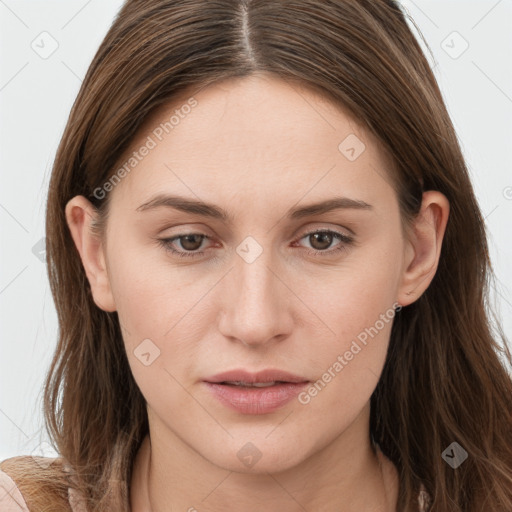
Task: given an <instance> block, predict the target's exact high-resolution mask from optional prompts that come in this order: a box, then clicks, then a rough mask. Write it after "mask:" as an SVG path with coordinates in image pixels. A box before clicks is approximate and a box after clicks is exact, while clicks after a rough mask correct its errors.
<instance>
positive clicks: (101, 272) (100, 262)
mask: <svg viewBox="0 0 512 512" xmlns="http://www.w3.org/2000/svg"><path fill="white" fill-rule="evenodd" d="M65 214H66V220H67V223H68V226H69V230H70V232H71V236H72V237H73V241H74V242H75V246H76V248H77V250H78V253H79V254H80V259H81V260H82V265H83V266H84V270H85V273H86V275H87V279H88V281H89V284H90V285H91V291H92V295H93V298H94V302H95V303H96V305H97V306H98V307H99V308H100V309H102V310H104V311H109V312H112V311H116V306H115V301H114V297H113V295H112V290H111V286H110V280H109V277H108V272H107V266H106V259H105V254H104V247H103V244H102V242H101V240H100V239H99V238H98V236H97V235H96V234H95V233H93V231H92V229H91V225H92V222H93V221H94V219H96V218H97V215H98V214H97V212H96V209H95V208H94V206H93V205H92V204H91V202H90V201H88V200H87V199H86V198H85V197H84V196H75V197H73V199H71V200H70V201H68V203H67V205H66V210H65Z"/></svg>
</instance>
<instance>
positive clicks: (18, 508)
mask: <svg viewBox="0 0 512 512" xmlns="http://www.w3.org/2000/svg"><path fill="white" fill-rule="evenodd" d="M377 447H378V445H377ZM377 453H378V455H379V457H380V458H381V460H382V461H383V462H384V460H385V456H384V454H383V453H382V452H381V450H380V449H378V450H377ZM64 470H65V471H67V472H70V471H71V468H70V466H69V465H67V464H66V465H64ZM68 499H69V506H70V510H71V511H72V512H87V508H86V506H85V502H84V501H83V497H82V496H81V495H80V494H79V493H78V492H77V491H76V489H73V488H71V487H69V488H68ZM428 502H429V495H428V493H427V492H426V490H425V487H424V486H423V484H422V485H421V491H420V493H419V496H418V512H427V511H428V508H427V506H428ZM0 511H1V512H30V510H29V509H28V508H27V504H26V502H25V500H24V499H23V496H22V494H21V492H20V490H19V489H18V487H17V485H16V484H15V483H14V480H12V479H11V477H10V476H9V475H8V474H7V473H5V472H4V471H2V470H1V469H0Z"/></svg>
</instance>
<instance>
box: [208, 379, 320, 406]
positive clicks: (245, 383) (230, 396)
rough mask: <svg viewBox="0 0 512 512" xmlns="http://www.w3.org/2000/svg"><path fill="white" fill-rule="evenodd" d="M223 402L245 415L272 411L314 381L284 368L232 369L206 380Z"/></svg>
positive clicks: (283, 404) (214, 394)
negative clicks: (282, 369)
mask: <svg viewBox="0 0 512 512" xmlns="http://www.w3.org/2000/svg"><path fill="white" fill-rule="evenodd" d="M204 383H205V385H206V387H207V388H208V390H209V391H210V392H211V393H212V394H213V396H214V397H215V398H217V399H218V400H219V401H220V402H221V403H222V404H223V405H225V406H227V407H229V408H230V409H232V410H235V411H237V412H239V413H242V414H268V413H271V412H274V411H276V410H277V409H280V408H281V407H284V406H285V405H286V404H287V403H289V402H290V401H291V400H292V399H293V398H294V397H296V396H297V395H298V394H299V393H300V391H301V390H302V389H303V388H304V387H305V386H306V385H308V384H309V383H310V381H309V380H307V379H305V378H303V377H299V376H297V375H293V374H291V373H288V372H285V371H281V370H263V371H260V372H257V373H250V372H247V371H245V370H232V371H230V372H224V373H221V374H217V375H214V376H212V377H209V378H207V379H205V380H204Z"/></svg>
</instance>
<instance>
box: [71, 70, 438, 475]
mask: <svg viewBox="0 0 512 512" xmlns="http://www.w3.org/2000/svg"><path fill="white" fill-rule="evenodd" d="M173 115H174V118H172V116H173ZM165 123H167V124H165ZM143 147H146V148H147V149H146V150H144V149H142V148H143ZM134 151H135V152H137V154H136V155H134ZM130 157H132V158H133V160H132V161H131V162H130V161H129V159H130ZM125 162H127V166H126V167H125V171H126V172H124V173H123V172H121V173H119V174H120V175H121V176H120V178H121V179H120V181H119V180H118V182H117V183H114V184H112V183H113V182H112V183H110V186H109V185H108V184H107V185H106V188H103V189H102V190H106V189H108V190H109V192H108V193H109V194H110V201H111V203H110V213H109V217H108V222H107V230H106V239H105V244H104V245H103V246H101V247H100V251H99V256H98V261H99V263H98V266H97V267H94V266H93V264H92V263H91V260H92V258H91V259H90V260H89V261H84V264H86V266H87V267H88V277H89V280H90V281H91V286H92V289H93V295H94V299H95V301H96V303H97V304H98V305H99V306H100V307H102V308H103V309H106V310H116V311H117V312H118V315H119V319H120V322H121V324H122V328H123V336H124V341H125V346H126V351H127V354H128V359H129V363H130V366H131V370H132V372H133V375H134V378H135V380H136V382H137V384H138V386H139V387H140V390H141V392H142V394H143V395H144V397H145V399H146V401H147V405H148V414H149V418H150V426H151V427H150V428H151V432H152V434H153V432H154V433H155V435H156V434H157V433H158V435H159V437H160V438H161V439H166V440H168V441H169V443H170V442H171V440H173V441H172V442H180V443H184V444H185V445H187V446H188V447H189V448H190V449H192V450H193V451H194V452H196V453H198V454H200V455H201V456H202V457H204V458H205V459H207V460H208V461H210V462H212V463H213V464H215V465H216V466H219V467H222V468H226V469H228V470H232V471H239V472H240V471H242V472H243V471H256V472H258V471H260V472H264V471H277V470H283V469H287V468H291V467H293V466H295V465H297V464H299V463H300V462H302V461H304V460H305V459H307V458H308V457H310V456H312V455H314V454H315V453H317V452H319V451H320V450H322V449H323V448H325V447H326V446H328V445H329V444H330V443H332V442H333V441H334V440H335V439H340V438H344V439H345V440H346V441H347V442H348V439H349V438H350V440H351V441H352V442H355V441H356V440H357V439H359V438H358V436H362V437H364V436H366V437H367V435H368V432H367V430H365V428H364V427H361V425H364V424H366V426H367V419H368V411H369V399H370V396H371V394H372V392H373V390H374V389H375V386H376V385H377V382H378V379H379V376H380V374H381V371H382V368H383V365H384V362H385V358H386V351H387V347H388V342H389V336H390V331H391V325H392V321H393V317H394V315H395V313H394V306H396V305H397V303H398V302H399V303H400V304H402V305H405V304H406V303H407V296H406V291H407V290H410V289H412V288H415V283H416V284H418V283H419V282H420V281H421V282H422V283H424V286H426V285H427V284H428V281H429V280H428V279H427V280H425V275H420V274H414V275H413V263H414V262H415V261H417V259H418V258H419V256H418V258H416V259H415V258H414V256H415V247H414V245H413V244H411V243H409V242H408V241H407V240H406V239H405V238H404V235H403V232H402V225H401V219H400V212H399V207H398V200H397V196H396V193H395V190H394V189H393V187H392V185H391V180H390V178H389V176H390V175H389V162H388V161H387V160H386V159H385V157H384V155H383V153H382V152H381V151H380V149H379V145H378V142H377V140H376V139H374V137H373V136H371V135H370V134H369V133H368V132H366V131H365V130H364V129H363V128H362V127H360V126H359V125H358V124H357V123H356V122H355V121H354V120H352V119H351V118H350V117H349V116H348V115H347V113H346V112H343V111H342V110H341V109H340V108H339V107H335V106H334V105H332V104H330V103H329V102H327V101H326V100H324V99H322V98H320V97H319V96H317V95H316V94H315V93H314V92H313V91H311V90H308V89H306V88H299V87H298V86H296V85H294V86H293V87H292V86H290V85H288V84H287V83H286V82H283V81H280V80H278V79H276V78H271V77H269V76H263V75H261V76H257V77H256V76H252V77H250V78H244V79H230V80H226V81H224V82H221V83H217V84H216V85H214V86H210V87H208V88H205V89H203V90H201V91H200V92H199V93H198V94H196V95H194V97H193V98H191V97H189V96H183V97H182V99H181V100H180V102H177V101H176V100H174V101H173V103H172V105H168V106H166V107H163V108H161V109H160V110H159V111H158V112H156V113H155V114H154V115H152V117H151V118H150V119H148V120H147V122H146V123H145V125H144V126H143V128H142V129H141V130H140V131H139V135H138V136H137V138H136V140H134V143H133V144H132V145H131V148H130V151H128V152H127V153H126V155H125V158H124V160H123V162H122V164H123V163H125ZM122 164H121V165H122ZM119 167H121V166H119ZM128 169H129V171H128ZM98 194H101V192H98ZM167 196H174V198H175V201H174V203H172V202H171V200H169V199H168V198H167V200H166V199H165V198H166V197H167ZM178 196H179V198H182V199H181V202H180V201H178V202H177V203H176V198H177V197H178ZM342 198H344V199H342ZM192 201H193V202H202V203H207V204H208V205H210V207H209V208H207V207H205V206H201V207H198V206H195V207H191V206H190V203H189V204H188V206H187V202H192ZM329 201H338V203H337V207H336V208H334V209H329V208H322V207H318V208H312V207H311V206H312V205H315V204H318V203H324V202H329ZM171 204H174V205H175V206H174V207H173V206H172V205H171ZM333 204H334V203H331V206H333ZM327 206H328V203H327ZM310 207H311V208H310ZM70 208H71V207H70ZM221 214H222V215H221ZM223 215H224V216H223ZM75 239H76V238H75ZM419 252H421V254H426V253H427V252H428V251H419ZM82 258H83V259H84V255H82ZM85 259H86V260H87V256H85ZM435 259H436V254H434V253H432V261H434V260H435ZM102 262H104V264H105V267H104V274H103V277H104V279H103V278H102V270H101V268H102ZM427 277H428V276H427ZM421 278H422V279H421ZM414 279H416V281H414ZM415 293H417V292H415ZM410 301H411V300H409V302H410ZM268 369H271V370H282V371H285V372H288V373H289V374H292V375H293V376H296V377H297V380H298V381H300V382H306V384H284V385H277V384H276V385H275V386H272V387H271V388H268V389H265V388H249V389H247V388H240V386H238V387H236V386H233V385H228V384H217V385H212V384H211V381H212V380H215V378H214V377H215V376H216V375H218V374H221V373H223V372H226V371H230V370H245V371H246V372H249V373H256V372H259V371H262V370H268ZM231 377H232V376H231ZM274 377H275V375H274V376H272V375H270V378H268V379H265V378H264V377H261V376H260V379H259V380H260V381H266V380H286V376H285V377H284V378H282V379H280V378H275V379H274ZM278 377H279V376H278ZM281 377H282V376H281ZM221 380H223V379H222V378H221ZM226 380H242V379H237V378H236V377H235V378H230V377H229V376H228V378H226ZM256 380H258V379H256ZM205 381H209V382H210V383H207V382H205ZM361 419H363V422H362V423H361V421H360V420H361ZM365 422H366V423H365ZM354 425H359V426H360V427H361V428H359V430H357V431H356V432H354V431H353V426H354ZM343 436H344V437H343ZM246 456H249V457H252V458H253V459H254V457H256V458H257V459H259V460H258V462H257V464H254V468H252V469H250V466H251V464H249V463H247V461H248V460H249V459H247V457H246ZM244 461H245V462H244ZM244 464H245V466H244Z"/></svg>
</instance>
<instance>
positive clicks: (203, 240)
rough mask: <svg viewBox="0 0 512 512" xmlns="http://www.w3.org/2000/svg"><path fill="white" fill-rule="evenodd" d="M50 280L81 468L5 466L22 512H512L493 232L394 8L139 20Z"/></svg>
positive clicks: (51, 227) (87, 141) (53, 405)
mask: <svg viewBox="0 0 512 512" xmlns="http://www.w3.org/2000/svg"><path fill="white" fill-rule="evenodd" d="M47 258H48V270H49V276H50V283H51V286H52V292H53V296H54V300H55V304H56V308H57V311H58V316H59V323H60V333H59V343H58V346H57V351H56V354H55V357H54V360H53V362H52V365H51V368H50V372H49V376H48V380H47V383H46V388H45V415H46V420H47V427H48V430H49V432H50V434H51V435H52V437H53V440H54V443H55V447H56V449H57V451H58V452H59V453H60V454H61V457H60V458H58V459H56V460H45V459H38V460H32V459H30V458H27V457H25V458H23V457H15V458H13V459H8V460H7V461H4V462H3V463H2V464H1V466H0V468H1V469H2V470H3V471H4V473H3V474H0V475H1V477H2V478H3V481H4V485H5V486H6V485H11V488H10V492H11V496H12V498H11V502H13V501H14V502H15V501H17V502H18V503H19V504H20V505H21V506H22V507H23V506H25V507H26V508H28V509H30V510H43V509H44V507H48V506H49V507H50V508H51V510H69V508H70V507H72V508H73V510H95V511H103V510H131V511H133V512H139V511H140V512H142V511H147V510H152V511H155V512H157V511H166V510H189V511H195V510H197V511H217V510H233V511H234V510H250V511H256V510H261V509H262V508H263V507H265V509H267V510H272V511H273V510H276V511H277V510H279V511H299V510H322V511H324V510H325V511H331V510H332V511H334V510H336V511H343V512H352V511H361V510H368V511H369V510H379V511H382V512H384V511H386V512H388V511H395V510H396V511H410V510H415V511H416V510H423V511H426V510H430V511H442V512H451V511H464V512H470V511H476V510H482V509H483V507H484V505H485V510H488V511H503V510H511V509H512V448H511V447H512V443H511V441H512V429H511V426H512V425H511V424H512V419H511V418H512V383H511V378H510V375H509V374H508V373H507V368H506V367H505V366H504V364H505V363H502V362H501V360H500V357H499V356H500V355H504V356H506V364H512V357H511V355H510V352H509V350H508V348H507V345H506V340H505V337H504V335H503V334H502V332H501V331H498V335H499V336H498V337H499V339H500V341H501V343H502V345H501V346H500V345H499V344H498V337H495V335H494V334H493V332H492V328H491V322H490V318H489V314H490V313H489V312H488V308H487V302H486V301H487V297H488V286H489V279H490V278H491V277H492V271H491V265H490V261H489V256H488V250H487V241H486V237H485V229H484V222H483V218H482V215H481V213H480V210H479V207H478V204H477V202H476V199H475V195H474V192H473V189H472V186H471V183H470V180H469V177H468V173H467V168H466V165H465V162H464V160H463V157H462V154H461V151H460V147H459V144H458V141H457V138H456V134H455V132H454V128H453V125H452V123H451V121H450V118H449V115H448V113H447V110H446V107H445V105H444V102H443V99H442V97H441V94H440V91H439V88H438V86H437V83H436V80H435V78H434V76H433V74H432V72H431V70H430V68H429V66H428V63H427V61H426V59H425V57H424V55H423V53H422V51H421V49H420V47H419V45H418V43H417V41H416V39H415V38H414V36H413V34H412V33H411V31H410V29H409V27H408V26H407V23H406V19H405V17H404V15H403V13H402V12H401V10H400V7H399V5H398V4H397V3H396V2H394V1H392V0H379V1H375V0H372V1H370V0H368V1H365V0H358V1H356V2H355V1H348V0H344V1H343V0H337V1H329V2H317V1H313V0H311V1H306V0H300V1H299V0H296V1H289V2H260V1H257V0H254V1H251V2H249V1H245V2H244V1H235V0H218V1H217V0H216V1H214V2H212V1H210V2H206V1H204V0H181V1H176V0H173V1H170V0H169V1H162V0H159V1H146V2H140V1H128V2H127V3H126V4H125V5H124V7H123V8H122V10H121V11H120V13H119V15H118V17H117V18H116V20H115V22H114V24H113V25H112V27H111V29H110V31H109V33H108V34H107V36H106V38H105V40H104V41H103V43H102V45H101V47H100V49H99V51H98V53H97V55H96V57H95V58H94V60H93V62H92V64H91V66H90V69H89V71H88V73H87V76H86V78H85V80H84V82H83V85H82V88H81V90H80V93H79V95H78V98H77V100H76V102H75V105H74V107H73V109H72V112H71V115H70V119H69V122H68V125H67V127H66V130H65V133H64V135H63V138H62V141H61V144H60V147H59V150H58V153H57V157H56V161H55V165H54V169H53V174H52V179H51V183H50V189H49V195H48V209H47ZM15 486H17V487H15ZM13 506H14V505H13Z"/></svg>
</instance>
